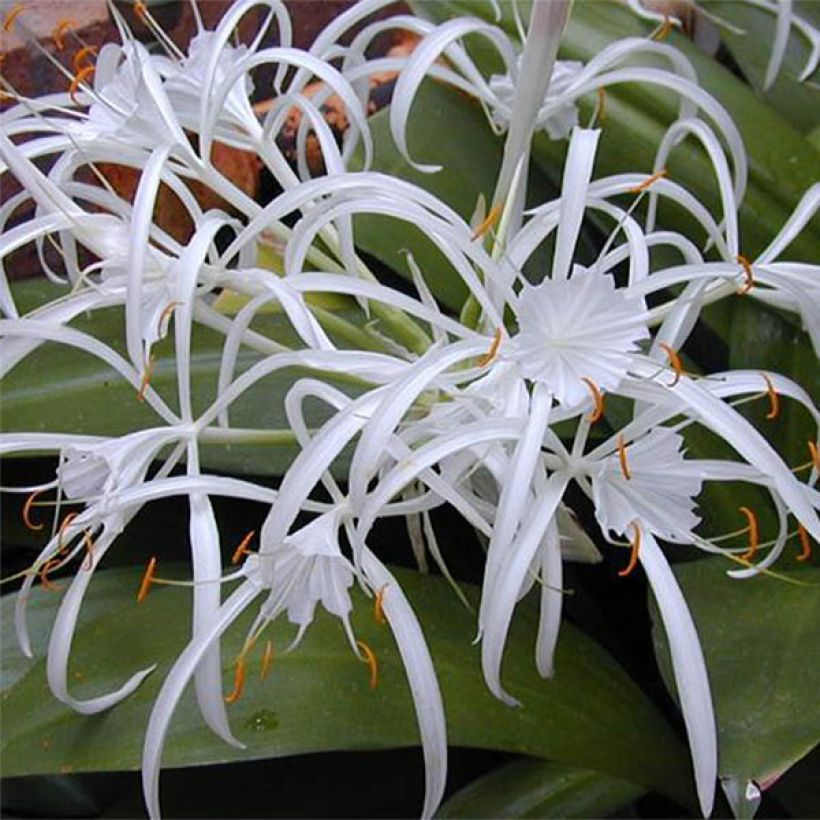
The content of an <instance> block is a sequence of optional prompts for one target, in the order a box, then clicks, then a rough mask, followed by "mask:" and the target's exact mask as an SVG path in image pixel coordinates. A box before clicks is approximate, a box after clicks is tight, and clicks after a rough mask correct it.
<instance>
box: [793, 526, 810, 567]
mask: <svg viewBox="0 0 820 820" xmlns="http://www.w3.org/2000/svg"><path fill="white" fill-rule="evenodd" d="M797 537H798V538H799V539H800V547H801V549H800V554H799V555H798V556H796V558H795V560H796V561H808V560H809V558H811V539H810V538H809V533H808V530H807V529H806V528H805V527H804V526H803V525H802V524H798V525H797Z"/></svg>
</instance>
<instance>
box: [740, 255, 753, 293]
mask: <svg viewBox="0 0 820 820" xmlns="http://www.w3.org/2000/svg"><path fill="white" fill-rule="evenodd" d="M737 261H738V264H739V265H740V266H741V267H742V268H743V275H744V276H745V277H746V281H745V282H744V283H743V285H742V287H741V288H740V290H738V292H737V293H738V296H745V295H746V294H747V293H748V292H749V291H750V290H751V289H752V288H753V287H754V286H755V276H754V272H753V271H752V263H751V262H750V261H749V260H748V259H747V258H746V257H745V256H743V255H742V254H738V255H737Z"/></svg>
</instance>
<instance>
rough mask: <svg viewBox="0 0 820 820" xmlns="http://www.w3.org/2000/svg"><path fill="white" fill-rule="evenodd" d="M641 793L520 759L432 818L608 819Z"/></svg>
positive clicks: (582, 772)
mask: <svg viewBox="0 0 820 820" xmlns="http://www.w3.org/2000/svg"><path fill="white" fill-rule="evenodd" d="M645 793H646V789H645V788H644V787H642V786H638V785H636V784H634V783H630V782H629V781H628V780H622V779H621V778H617V777H611V776H609V775H605V774H601V773H600V772H594V771H590V770H589V769H579V768H575V767H572V766H565V765H562V764H560V763H553V762H551V761H547V760H533V759H531V758H525V759H523V760H514V761H513V762H512V763H508V764H507V765H505V766H502V767H500V768H498V769H494V770H493V771H491V772H489V774H486V775H484V777H481V778H479V779H478V780H476V781H474V782H473V783H470V785H469V786H465V787H464V788H463V789H462V790H461V791H459V792H457V793H456V794H454V795H453V796H452V797H451V798H450V799H449V800H448V801H447V802H446V803H445V804H444V805H443V806H442V807H441V809H440V810H439V812H438V817H440V818H459V817H477V818H483V817H487V818H491V817H504V818H526V817H531V818H537V817H587V818H589V817H608V816H609V815H610V814H612V813H613V812H615V811H616V810H617V809H620V808H621V807H622V806H625V805H626V804H627V803H631V802H632V801H633V800H636V799H637V798H638V797H642V796H643V795H644V794H645Z"/></svg>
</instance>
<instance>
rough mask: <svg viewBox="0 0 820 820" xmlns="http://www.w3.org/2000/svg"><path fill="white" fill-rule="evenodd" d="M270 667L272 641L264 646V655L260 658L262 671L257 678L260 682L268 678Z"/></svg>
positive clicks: (271, 663)
mask: <svg viewBox="0 0 820 820" xmlns="http://www.w3.org/2000/svg"><path fill="white" fill-rule="evenodd" d="M271 666H273V641H268V642H267V643H266V644H265V654H264V655H263V656H262V669H261V670H260V672H259V677H260V678H261V679H262V680H265V678H266V677H267V676H268V673H269V672H270V669H271Z"/></svg>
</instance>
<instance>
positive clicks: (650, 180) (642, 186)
mask: <svg viewBox="0 0 820 820" xmlns="http://www.w3.org/2000/svg"><path fill="white" fill-rule="evenodd" d="M666 176H668V173H667V171H666V168H661V170H660V171H658V172H657V173H654V174H652V176H651V177H647V178H646V179H645V180H644V181H643V182H641V183H639V184H638V185H634V186H633V187H632V188H630V189H629V193H630V194H639V193H641V192H642V191H645V190H646V189H647V188H651V187H652V186H653V185H654V184H655V183H656V182H657V181H658V180H659V179H663V178H664V177H666Z"/></svg>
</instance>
